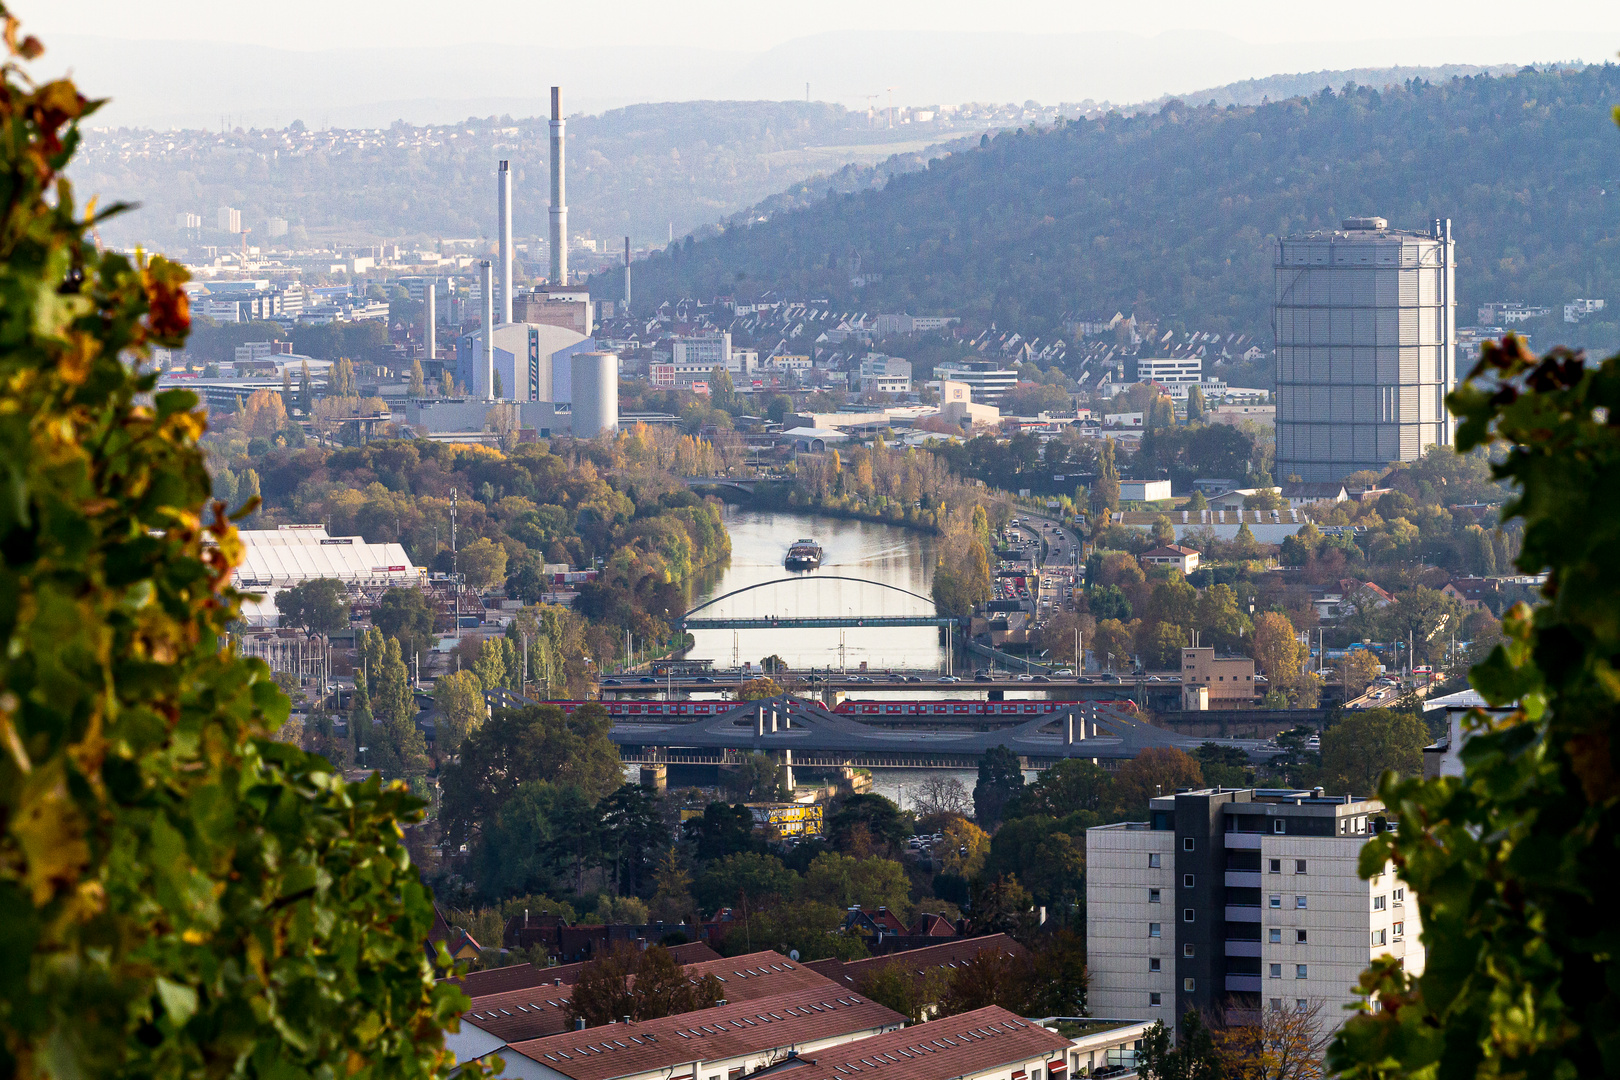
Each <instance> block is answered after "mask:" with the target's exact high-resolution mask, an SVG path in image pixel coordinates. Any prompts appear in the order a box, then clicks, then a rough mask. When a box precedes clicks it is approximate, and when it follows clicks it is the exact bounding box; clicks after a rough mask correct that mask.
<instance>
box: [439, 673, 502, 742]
mask: <svg viewBox="0 0 1620 1080" xmlns="http://www.w3.org/2000/svg"><path fill="white" fill-rule="evenodd" d="M433 702H434V705H435V706H437V708H438V710H439V718H438V720H437V722H436V728H435V732H434V741H435V742H436V743H437V744H438V752H439V753H440V754H443V755H451V754H458V753H460V752H461V744H462V741H463V740H465V739H466V737H467V736H468V735H469V734H470V733H471V732H472V731H473V730H474V729H476V728H477V727H478V725H479V724H481V723H483V722H484V718H485V716H487V715H488V713H489V707H488V706H487V705H486V704H484V688H483V685H482V684H481V683H480V682H479V681H478V676H477V675H475V674H473V673H472V672H470V671H452V672H449V673H448V674H445V675H440V676H439V679H438V682H436V683H435V684H434V686H433Z"/></svg>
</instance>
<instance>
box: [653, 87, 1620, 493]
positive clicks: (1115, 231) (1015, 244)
mask: <svg viewBox="0 0 1620 1080" xmlns="http://www.w3.org/2000/svg"><path fill="white" fill-rule="evenodd" d="M1617 99H1620V71H1616V70H1615V68H1614V67H1613V66H1609V65H1604V66H1597V65H1593V66H1587V67H1584V68H1580V69H1571V68H1551V69H1548V70H1544V71H1539V72H1537V71H1530V70H1520V71H1518V72H1516V73H1514V74H1512V75H1508V76H1504V77H1489V76H1476V77H1471V78H1463V79H1458V80H1453V81H1448V82H1444V83H1436V84H1434V85H1431V84H1429V83H1427V82H1422V81H1414V82H1411V83H1408V84H1407V85H1405V86H1395V87H1383V88H1378V87H1375V86H1352V87H1347V88H1345V89H1344V90H1343V91H1341V92H1336V93H1318V94H1313V95H1312V96H1309V97H1293V98H1287V99H1286V100H1283V99H1282V96H1281V95H1279V96H1278V97H1277V98H1274V99H1273V100H1272V101H1271V102H1269V103H1267V104H1262V105H1258V106H1255V105H1240V106H1236V107H1233V108H1225V107H1217V106H1213V105H1190V104H1184V103H1182V102H1180V101H1171V102H1168V103H1166V105H1165V106H1164V107H1163V108H1162V109H1160V110H1157V111H1145V112H1142V113H1139V114H1136V115H1131V116H1124V115H1121V114H1119V113H1117V112H1116V113H1109V114H1107V115H1104V116H1099V117H1096V118H1094V119H1088V120H1083V121H1078V122H1071V123H1067V124H1063V125H1058V126H1054V127H1052V128H1051V129H1049V130H1046V131H1024V132H1021V133H1019V134H1017V135H1014V134H1013V133H1012V132H1002V133H1000V134H998V135H997V136H995V137H994V138H993V139H991V140H990V142H989V144H988V145H987V146H985V147H984V148H982V149H979V150H973V151H958V152H956V153H953V154H951V155H950V156H948V157H940V158H937V159H936V160H933V161H931V162H930V163H929V166H928V168H927V169H926V170H925V171H922V172H919V173H914V174H907V175H904V176H900V177H897V178H895V180H894V181H892V182H891V183H889V184H888V185H887V186H885V187H884V188H883V190H882V191H880V192H872V193H868V194H864V195H862V196H860V197H858V198H838V199H828V200H825V201H820V202H817V203H815V204H814V205H811V206H809V207H808V208H806V209H803V210H800V211H798V212H794V213H777V214H775V215H774V216H772V217H771V218H770V220H769V221H765V222H759V223H757V224H751V225H750V226H749V227H748V228H746V229H732V230H727V231H725V232H724V233H722V234H720V235H718V236H715V237H713V238H711V239H706V240H703V241H701V242H699V243H697V244H694V245H693V246H692V247H691V248H689V249H688V248H683V249H682V250H681V251H680V252H679V253H678V254H677V253H675V252H671V253H668V254H663V255H658V256H654V257H653V258H651V259H648V260H646V261H645V263H642V264H638V265H637V274H638V278H637V281H638V285H637V294H638V295H640V296H642V297H644V298H645V299H646V301H647V302H648V303H649V304H655V303H657V302H659V301H662V300H674V299H677V298H679V297H685V296H710V295H716V294H728V293H730V291H731V286H732V285H733V276H734V275H735V273H736V272H737V271H739V270H740V271H743V272H744V273H746V275H747V279H748V280H749V281H750V282H751V283H753V285H754V286H755V287H756V288H757V289H759V290H760V291H762V292H763V291H764V290H767V289H776V290H780V291H782V292H784V293H786V294H787V295H791V296H827V297H829V298H831V301H832V303H833V304H834V306H835V307H843V308H848V309H851V310H855V309H864V310H873V311H897V310H908V311H917V310H936V309H937V310H949V311H953V312H958V313H960V314H962V315H963V316H964V317H966V318H968V319H969V320H981V321H984V322H989V321H991V320H995V321H997V322H999V323H1000V324H1001V325H1002V326H1016V327H1017V328H1018V330H1019V331H1020V332H1021V333H1023V334H1024V335H1025V336H1032V335H1034V334H1042V335H1047V334H1051V335H1058V334H1062V333H1063V332H1064V331H1063V328H1062V327H1061V324H1060V320H1061V317H1062V315H1063V313H1064V312H1066V311H1069V310H1071V309H1072V307H1073V305H1074V298H1075V297H1076V296H1081V297H1085V302H1086V304H1087V306H1088V310H1090V311H1094V312H1099V313H1101V312H1113V311H1116V310H1119V311H1125V312H1132V311H1137V312H1141V311H1142V310H1143V308H1144V306H1145V307H1147V308H1148V309H1149V310H1151V311H1153V312H1155V313H1157V314H1159V315H1161V316H1168V315H1169V313H1171V312H1174V313H1176V318H1177V319H1178V321H1179V320H1184V321H1185V322H1186V323H1188V324H1190V325H1194V326H1199V327H1210V328H1214V329H1226V330H1246V331H1249V332H1256V331H1258V330H1259V329H1260V328H1262V327H1266V326H1269V325H1270V310H1271V304H1272V300H1273V296H1272V291H1271V280H1272V279H1271V262H1272V257H1273V250H1272V244H1271V240H1270V238H1271V237H1274V236H1277V235H1283V234H1288V233H1293V232H1306V231H1310V230H1314V229H1334V228H1337V227H1338V226H1339V223H1340V220H1341V218H1342V217H1343V215H1344V214H1346V213H1348V212H1349V210H1348V208H1349V207H1351V206H1363V207H1378V208H1383V209H1380V210H1378V211H1377V212H1380V213H1385V214H1387V215H1389V216H1390V217H1391V218H1392V224H1396V225H1398V226H1401V227H1406V228H1419V229H1422V228H1426V227H1427V224H1428V222H1429V220H1430V219H1432V218H1435V217H1451V218H1452V219H1454V220H1455V221H1456V222H1458V223H1459V225H1460V226H1461V228H1462V229H1463V233H1462V238H1461V239H1460V241H1459V253H1461V252H1463V251H1464V250H1465V246H1466V257H1467V258H1468V259H1469V273H1468V274H1467V275H1466V277H1467V281H1466V283H1464V282H1463V281H1461V280H1460V281H1459V286H1460V287H1461V288H1463V289H1464V290H1465V291H1464V295H1463V296H1462V297H1461V298H1460V299H1461V301H1462V307H1463V309H1464V310H1472V308H1471V305H1473V304H1475V303H1479V302H1482V301H1484V300H1488V299H1493V298H1496V297H1503V296H1513V297H1523V298H1525V299H1526V300H1527V301H1530V302H1534V303H1542V304H1554V305H1556V304H1560V303H1563V302H1565V301H1566V300H1567V299H1568V298H1569V297H1574V296H1614V295H1617V294H1620V280H1617V277H1616V273H1617V272H1616V267H1615V265H1614V263H1613V261H1612V260H1609V259H1607V258H1606V257H1605V256H1604V254H1603V253H1604V251H1605V248H1604V245H1605V244H1606V243H1607V239H1606V237H1607V233H1606V231H1605V229H1606V225H1604V224H1603V222H1604V218H1603V217H1602V215H1601V214H1594V213H1593V209H1592V207H1593V205H1594V204H1593V203H1591V202H1588V201H1584V200H1582V199H1574V200H1571V199H1569V198H1566V196H1565V194H1564V193H1565V192H1570V191H1590V192H1599V191H1602V190H1604V189H1605V188H1607V187H1608V185H1609V183H1610V181H1611V177H1612V172H1613V168H1612V162H1613V151H1612V146H1611V144H1610V143H1608V142H1607V141H1606V140H1603V139H1601V138H1599V137H1598V136H1597V133H1598V132H1599V131H1600V130H1601V128H1602V126H1603V125H1604V123H1605V122H1606V120H1607V117H1608V107H1607V104H1606V103H1608V102H1612V101H1615V100H1617ZM1409 146H1423V147H1424V148H1425V149H1424V152H1425V153H1427V154H1431V155H1433V156H1434V158H1435V159H1437V160H1445V161H1449V162H1452V163H1454V164H1455V168H1453V169H1448V170H1446V172H1445V173H1444V174H1443V175H1439V176H1434V177H1430V176H1427V175H1422V174H1421V173H1420V171H1416V170H1413V169H1411V168H1407V167H1404V165H1403V166H1402V167H1394V166H1393V161H1392V158H1391V154H1392V152H1393V151H1392V149H1391V148H1392V147H1409ZM1510 157H1511V158H1517V159H1519V160H1525V161H1538V162H1546V163H1548V164H1547V166H1546V169H1545V173H1546V175H1547V177H1548V180H1549V182H1548V184H1547V185H1545V186H1544V187H1538V186H1536V185H1531V186H1529V187H1526V186H1525V185H1524V184H1523V183H1522V182H1521V181H1520V180H1519V179H1518V178H1516V177H1509V176H1505V175H1503V174H1502V173H1501V172H1500V170H1498V169H1497V166H1496V163H1497V162H1500V161H1502V160H1506V159H1508V158H1510ZM1324 164H1330V165H1331V168H1326V169H1325V168H1323V165H1324ZM1591 198H1593V199H1598V201H1602V200H1601V198H1599V196H1597V195H1595V194H1594V195H1593V196H1591ZM986 207H994V208H995V211H994V212H991V213H986V210H985V208H986ZM1510 207H1511V209H1510ZM1369 212H1370V211H1369ZM758 216H760V215H759V213H757V212H755V213H751V214H749V215H747V217H748V219H749V220H750V221H752V220H753V219H754V218H756V217H758ZM828 252H840V253H843V252H858V253H860V255H861V258H862V260H863V264H864V265H868V266H881V267H882V268H883V277H882V280H881V281H875V282H871V281H869V282H868V283H867V284H866V285H865V286H864V287H863V288H861V289H860V290H859V291H857V290H856V289H855V288H854V287H853V286H852V285H851V283H850V280H849V277H850V275H849V273H848V272H847V264H846V263H845V261H844V260H843V259H842V258H839V259H835V260H829V259H828V258H827V256H826V253H828ZM1031 252H1034V253H1035V254H1034V255H1031ZM985 267H995V272H994V273H993V274H986V273H985V272H984V268H985ZM643 290H645V291H643ZM1609 325H1611V326H1612V325H1613V324H1612V323H1611V324H1609ZM1217 475H1219V474H1217ZM1228 475H1231V474H1228Z"/></svg>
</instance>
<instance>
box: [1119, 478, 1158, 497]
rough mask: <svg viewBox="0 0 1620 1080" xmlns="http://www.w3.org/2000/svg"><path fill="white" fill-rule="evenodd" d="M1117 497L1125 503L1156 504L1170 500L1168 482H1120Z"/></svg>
mask: <svg viewBox="0 0 1620 1080" xmlns="http://www.w3.org/2000/svg"><path fill="white" fill-rule="evenodd" d="M1119 497H1120V498H1121V499H1124V500H1125V501H1126V502H1158V501H1159V500H1160V499H1168V498H1170V481H1168V480H1121V481H1120V482H1119Z"/></svg>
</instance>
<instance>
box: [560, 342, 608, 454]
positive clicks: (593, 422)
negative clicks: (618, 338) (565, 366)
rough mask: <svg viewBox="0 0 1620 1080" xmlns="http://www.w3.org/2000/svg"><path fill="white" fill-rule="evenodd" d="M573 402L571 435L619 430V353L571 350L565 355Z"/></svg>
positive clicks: (580, 436) (590, 435) (579, 436)
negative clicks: (568, 354) (577, 351)
mask: <svg viewBox="0 0 1620 1080" xmlns="http://www.w3.org/2000/svg"><path fill="white" fill-rule="evenodd" d="M569 374H570V376H571V377H572V387H571V390H572V396H573V399H574V401H573V405H574V421H573V423H574V438H576V439H591V438H595V437H596V436H597V435H600V434H602V433H603V432H607V433H609V434H611V433H613V432H616V431H618V430H619V356H618V354H617V353H610V352H582V353H575V354H574V355H573V356H572V357H570V358H569Z"/></svg>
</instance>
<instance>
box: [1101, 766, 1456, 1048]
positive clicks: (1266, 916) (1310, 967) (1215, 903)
mask: <svg viewBox="0 0 1620 1080" xmlns="http://www.w3.org/2000/svg"><path fill="white" fill-rule="evenodd" d="M1149 810H1150V812H1149V820H1148V821H1147V822H1124V823H1120V824H1117V825H1103V826H1100V827H1098V828H1094V829H1088V830H1086V920H1087V925H1086V958H1087V959H1086V963H1087V968H1088V970H1089V971H1090V974H1091V987H1090V990H1089V992H1088V998H1087V1003H1088V1005H1089V1006H1090V1008H1091V1011H1092V1012H1093V1013H1095V1014H1096V1015H1098V1016H1142V1017H1147V1018H1152V1019H1160V1020H1163V1021H1164V1022H1165V1025H1166V1026H1172V1027H1173V1026H1174V1025H1175V1024H1176V1023H1177V1022H1178V1021H1179V1020H1180V1018H1181V1017H1182V1016H1184V1015H1186V1013H1187V1010H1188V1009H1199V1010H1202V1011H1204V1012H1205V1013H1207V1014H1209V1015H1215V1016H1219V1015H1222V1014H1225V1016H1226V1018H1227V1020H1228V1022H1240V1023H1241V1022H1245V1021H1248V1020H1252V1019H1254V1018H1255V1017H1256V1016H1257V1015H1258V1013H1259V1010H1261V1009H1301V1008H1307V1007H1311V1006H1314V1005H1317V1004H1319V1005H1320V1006H1321V1011H1320V1016H1321V1017H1322V1018H1323V1021H1324V1022H1325V1023H1327V1024H1329V1025H1334V1026H1336V1025H1337V1024H1339V1023H1342V1021H1343V1019H1344V1017H1345V1016H1347V1015H1348V1014H1347V1013H1346V1012H1344V1010H1343V1009H1342V1008H1341V1006H1343V1005H1347V1004H1350V1003H1352V1002H1353V1001H1354V1000H1356V999H1355V998H1354V996H1353V995H1352V993H1351V987H1353V986H1354V985H1355V984H1356V980H1357V979H1358V978H1359V976H1360V974H1361V972H1362V971H1363V970H1364V969H1365V968H1366V967H1367V964H1368V962H1369V961H1371V960H1372V959H1374V958H1375V957H1378V956H1381V955H1384V954H1386V953H1388V954H1390V955H1393V956H1396V957H1399V958H1400V959H1401V961H1402V963H1403V964H1404V965H1405V967H1406V970H1407V971H1409V972H1411V973H1412V974H1414V975H1416V974H1419V973H1421V972H1422V970H1423V958H1424V953H1423V946H1422V945H1421V944H1420V943H1419V941H1418V935H1419V931H1420V930H1421V927H1420V926H1419V923H1418V912H1417V904H1416V902H1415V900H1414V899H1413V898H1412V897H1410V896H1409V895H1407V892H1406V887H1405V885H1404V884H1403V883H1402V882H1401V881H1400V880H1399V879H1398V878H1397V877H1396V876H1395V875H1394V873H1393V870H1392V868H1391V869H1386V870H1385V872H1384V873H1382V874H1380V875H1378V876H1376V877H1374V878H1372V879H1371V880H1370V881H1368V880H1363V879H1362V878H1361V877H1360V876H1359V875H1358V874H1357V872H1356V862H1357V859H1358V857H1359V856H1360V854H1361V848H1362V845H1363V844H1364V843H1365V842H1366V840H1367V837H1368V836H1369V835H1370V834H1371V833H1374V832H1377V831H1378V830H1379V829H1381V828H1384V827H1385V815H1384V806H1383V804H1382V803H1380V802H1377V801H1376V800H1372V799H1356V798H1350V797H1341V796H1324V795H1323V794H1322V792H1321V789H1320V788H1317V789H1316V790H1315V791H1289V790H1272V789H1242V790H1233V789H1230V788H1226V789H1221V788H1215V789H1210V790H1204V791H1186V792H1178V793H1176V794H1174V795H1165V796H1161V797H1159V798H1156V799H1153V800H1151V802H1150V804H1149Z"/></svg>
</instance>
